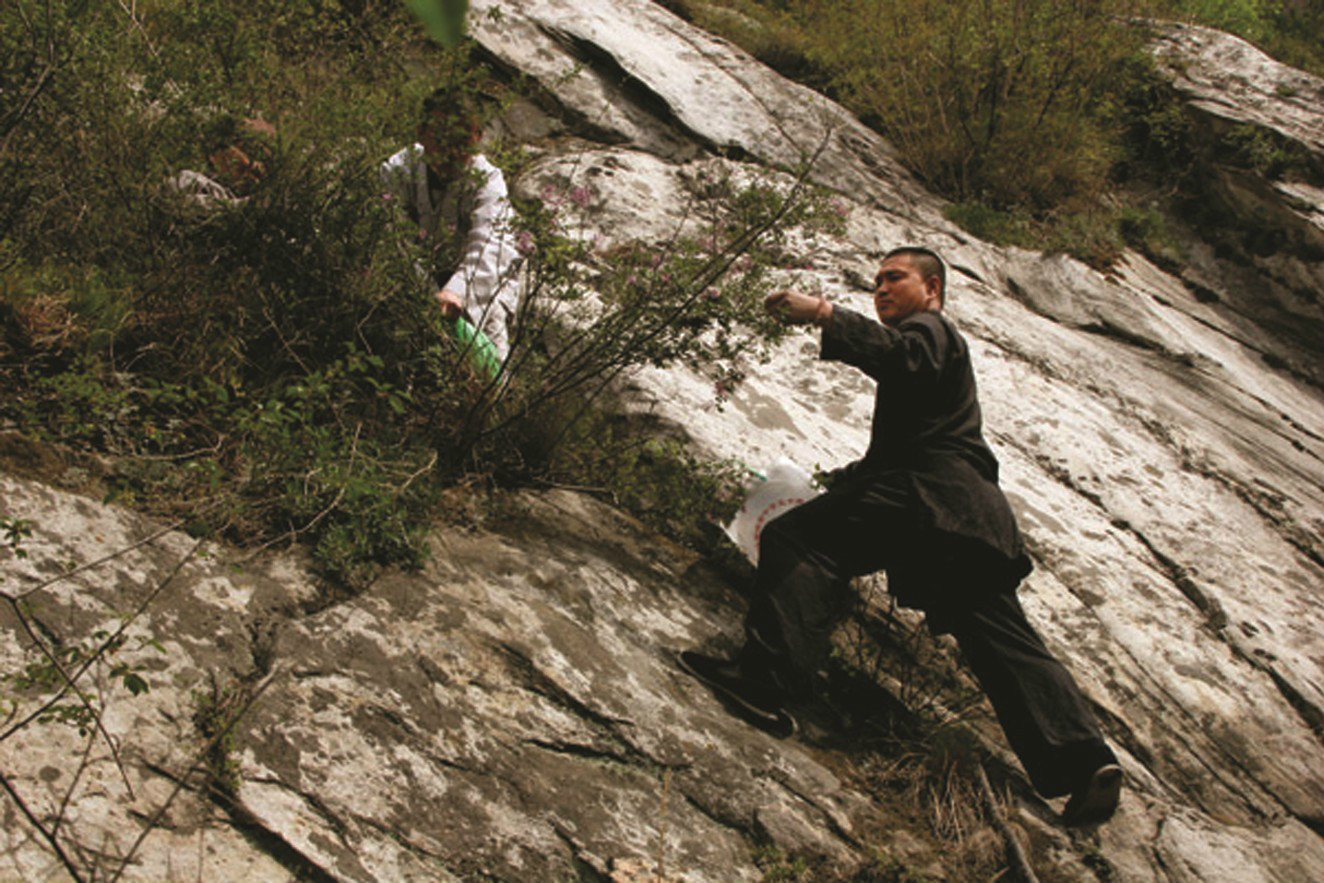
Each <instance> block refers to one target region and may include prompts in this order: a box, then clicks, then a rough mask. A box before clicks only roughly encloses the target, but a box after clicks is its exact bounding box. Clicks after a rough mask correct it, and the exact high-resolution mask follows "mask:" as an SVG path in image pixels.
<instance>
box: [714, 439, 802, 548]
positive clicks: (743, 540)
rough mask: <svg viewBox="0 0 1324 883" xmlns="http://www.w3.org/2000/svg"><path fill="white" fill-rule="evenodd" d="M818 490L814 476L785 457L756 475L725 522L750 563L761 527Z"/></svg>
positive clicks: (761, 533) (730, 534)
mask: <svg viewBox="0 0 1324 883" xmlns="http://www.w3.org/2000/svg"><path fill="white" fill-rule="evenodd" d="M820 493H822V489H821V488H819V487H817V486H816V485H815V484H814V478H813V476H812V475H810V474H809V473H808V472H806V471H805V470H804V469H802V468H801V467H800V466H798V465H796V464H795V463H792V462H791V461H790V460H787V459H785V458H783V459H780V460H778V461H777V462H776V463H773V464H772V466H771V468H769V469H768V472H767V477H766V478H761V477H760V478H759V479H756V480H755V481H754V483H753V484H752V485H751V487H750V488H749V493H748V495H747V496H746V497H745V503H744V505H743V506H741V507H740V511H739V512H737V513H736V517H735V518H734V519H732V520H731V523H730V524H728V525H727V526H726V532H727V534H728V535H729V536H730V537H731V539H733V540H735V542H736V545H738V546H739V547H740V551H742V552H744V553H745V557H746V558H748V559H749V560H750V561H752V562H753V563H754V564H758V563H759V537H761V536H762V535H763V528H764V526H765V525H767V523H768V522H769V521H771V520H772V519H774V518H776V517H777V516H778V515H782V514H783V513H785V512H787V511H789V510H790V509H793V508H795V507H796V506H799V505H800V504H801V503H804V502H806V501H808V500H812V499H813V498H814V497H816V496H818V495H819V494H820Z"/></svg>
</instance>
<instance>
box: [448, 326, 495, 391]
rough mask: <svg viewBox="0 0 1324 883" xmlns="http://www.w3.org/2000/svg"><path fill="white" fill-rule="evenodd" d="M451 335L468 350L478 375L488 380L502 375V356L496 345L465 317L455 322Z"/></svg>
mask: <svg viewBox="0 0 1324 883" xmlns="http://www.w3.org/2000/svg"><path fill="white" fill-rule="evenodd" d="M451 333H452V334H454V335H455V339H456V340H458V341H459V342H460V345H461V346H463V347H464V348H465V349H466V350H468V353H469V360H470V361H471V362H472V363H473V366H474V368H475V369H477V371H478V373H479V374H481V375H483V376H484V377H486V378H487V379H488V380H495V379H496V376H497V375H498V374H500V373H501V354H500V353H498V352H497V348H496V344H494V343H492V340H491V339H490V338H489V337H488V336H487V335H486V334H484V333H483V332H481V331H479V330H478V329H477V328H475V327H474V326H473V323H471V322H470V321H469V320H468V319H466V318H464V317H463V316H461V317H460V318H458V319H456V320H455V324H454V325H453V326H452V329H451Z"/></svg>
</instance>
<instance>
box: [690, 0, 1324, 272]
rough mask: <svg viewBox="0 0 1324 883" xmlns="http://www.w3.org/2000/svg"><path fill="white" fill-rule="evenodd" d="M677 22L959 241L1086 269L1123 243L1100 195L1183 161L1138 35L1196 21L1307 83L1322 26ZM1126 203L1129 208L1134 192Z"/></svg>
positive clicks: (821, 16)
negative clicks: (881, 156) (1256, 46)
mask: <svg viewBox="0 0 1324 883" xmlns="http://www.w3.org/2000/svg"><path fill="white" fill-rule="evenodd" d="M687 9H688V11H689V12H690V14H691V16H692V17H693V18H694V19H695V20H696V21H697V22H699V23H700V24H702V25H704V26H705V27H708V28H711V29H713V30H716V31H718V32H720V33H723V34H724V35H726V36H728V37H730V38H731V39H733V40H735V41H736V42H738V43H740V44H741V45H742V46H744V47H745V48H746V49H747V50H749V51H750V52H751V53H752V54H754V55H755V56H756V57H758V58H760V59H762V60H764V61H766V62H767V63H768V64H770V65H772V66H773V67H776V68H777V69H778V70H780V71H782V72H783V73H785V74H787V75H788V76H793V77H795V78H797V79H799V80H801V81H802V82H804V83H806V84H807V85H810V86H813V87H815V88H820V89H822V90H823V91H825V92H827V93H828V94H830V95H831V96H832V97H834V98H836V99H837V100H839V101H841V102H842V103H843V104H844V105H845V106H847V107H848V108H850V109H851V110H853V111H854V112H855V113H856V114H858V115H859V117H860V118H861V119H862V120H863V121H864V122H865V123H867V124H869V125H871V126H873V127H874V128H876V129H878V131H880V132H881V133H882V134H884V135H885V136H886V137H887V138H888V139H889V140H890V141H891V142H892V143H893V144H894V145H895V146H896V147H897V148H898V150H899V151H900V154H901V156H902V160H903V162H905V164H906V165H907V166H908V167H909V168H910V169H911V170H912V171H913V172H915V173H916V174H917V175H918V176H919V177H920V178H921V179H922V180H923V181H925V183H926V184H927V185H928V186H929V187H930V188H932V189H933V190H934V191H935V192H937V193H939V194H941V195H942V196H945V197H947V198H949V199H951V200H952V201H953V202H954V203H955V204H954V205H953V206H952V207H951V209H950V211H949V217H951V218H953V219H954V220H956V221H957V222H958V223H961V224H963V225H969V227H968V229H970V230H971V231H972V232H974V233H976V234H977V235H979V236H982V237H985V238H989V239H991V240H992V241H995V242H999V243H1004V244H1015V245H1021V246H1024V247H1031V248H1041V249H1048V250H1064V251H1067V252H1069V253H1071V254H1073V255H1075V256H1077V257H1079V258H1082V259H1084V260H1086V261H1088V262H1089V263H1092V264H1095V265H1097V266H1107V265H1108V264H1109V263H1110V262H1111V261H1113V260H1115V259H1116V257H1117V256H1118V255H1119V254H1120V252H1121V248H1122V246H1123V245H1124V244H1125V243H1127V242H1129V241H1130V239H1131V238H1132V235H1131V234H1128V233H1127V232H1126V231H1124V230H1122V229H1121V224H1122V221H1123V219H1122V215H1123V214H1124V212H1119V211H1118V209H1117V208H1116V205H1115V203H1116V198H1117V196H1118V194H1117V190H1118V185H1119V184H1120V185H1123V187H1125V186H1126V185H1129V184H1131V183H1135V182H1137V181H1138V180H1139V179H1140V178H1145V179H1146V180H1147V181H1154V182H1156V181H1160V180H1163V179H1164V178H1165V173H1166V172H1171V171H1177V172H1178V173H1179V174H1178V179H1179V180H1180V175H1181V174H1184V173H1185V172H1186V171H1189V164H1190V161H1191V159H1192V151H1191V145H1190V144H1189V143H1188V142H1187V140H1186V136H1187V135H1189V127H1188V123H1187V121H1186V120H1185V119H1184V116H1183V111H1182V107H1181V104H1180V102H1179V101H1178V100H1177V99H1176V97H1175V95H1173V93H1172V91H1171V89H1170V88H1167V87H1166V85H1165V84H1163V83H1162V82H1161V81H1160V79H1159V78H1158V77H1157V75H1156V74H1155V73H1154V70H1153V65H1152V63H1151V62H1150V60H1149V58H1148V56H1147V55H1146V54H1145V53H1144V51H1143V49H1144V39H1145V34H1144V30H1143V28H1140V27H1137V26H1136V22H1137V20H1138V19H1139V18H1142V17H1146V16H1148V17H1165V16H1166V17H1179V18H1185V19H1188V20H1193V21H1198V22H1200V23H1203V24H1208V25H1213V26H1215V27H1221V28H1225V29H1228V30H1231V31H1233V32H1235V33H1238V34H1240V35H1241V36H1243V37H1246V38H1247V39H1250V40H1252V41H1254V42H1258V43H1260V44H1261V45H1263V46H1265V47H1267V48H1268V49H1269V50H1270V51H1271V52H1272V51H1275V49H1277V50H1278V51H1280V52H1282V53H1286V55H1285V57H1288V56H1290V60H1292V61H1293V62H1294V63H1297V64H1300V65H1302V66H1306V67H1311V66H1312V65H1313V66H1315V67H1316V69H1318V67H1320V66H1322V65H1324V44H1321V43H1320V42H1319V40H1318V35H1319V33H1320V29H1321V27H1324V17H1322V16H1324V12H1320V11H1319V9H1318V4H1310V3H1302V2H1299V0H1281V2H1276V0H1107V2H1097V3H1096V2H1091V3H1083V2H1077V0H1018V2H1015V3H1012V2H1006V0H982V2H976V3H970V2H965V0H941V2H936V3H919V2H916V0H848V2H837V0H807V2H804V3H796V4H787V3H783V2H779V0H717V2H713V3H708V4H705V5H699V4H694V3H691V4H689V5H688V7H687ZM1307 35H1309V36H1307ZM1249 154H1250V156H1251V158H1252V161H1253V162H1257V163H1260V164H1263V165H1265V166H1266V168H1268V170H1269V171H1271V172H1272V171H1274V170H1275V169H1278V168H1280V167H1281V164H1282V161H1283V158H1282V157H1281V156H1280V155H1279V154H1277V153H1275V152H1273V151H1272V150H1269V149H1267V148H1266V146H1265V145H1264V144H1253V145H1250V146H1249ZM1156 166H1157V168H1155V167H1156ZM1167 180H1169V181H1171V180H1172V178H1171V176H1167ZM1138 189H1139V190H1140V191H1142V192H1141V193H1140V194H1139V196H1138V198H1139V199H1141V200H1142V203H1141V204H1142V206H1143V205H1145V203H1146V202H1147V201H1148V197H1147V196H1145V195H1144V193H1143V191H1144V190H1146V189H1148V187H1147V186H1144V187H1140V188H1138ZM1129 198H1131V196H1130V195H1129V194H1127V193H1122V194H1121V196H1120V199H1121V201H1123V202H1125V201H1126V200H1127V199H1129ZM1140 210H1141V211H1144V210H1145V209H1144V208H1141V209H1140ZM1132 232H1134V231H1132Z"/></svg>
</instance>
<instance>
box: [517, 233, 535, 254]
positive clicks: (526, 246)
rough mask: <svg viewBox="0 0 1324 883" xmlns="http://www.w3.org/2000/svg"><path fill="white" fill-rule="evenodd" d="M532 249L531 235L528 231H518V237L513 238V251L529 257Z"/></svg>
mask: <svg viewBox="0 0 1324 883" xmlns="http://www.w3.org/2000/svg"><path fill="white" fill-rule="evenodd" d="M533 249H534V244H533V234H532V233H530V232H529V231H528V230H521V231H519V235H518V236H516V237H515V250H516V251H518V252H519V253H520V254H522V255H531V254H533Z"/></svg>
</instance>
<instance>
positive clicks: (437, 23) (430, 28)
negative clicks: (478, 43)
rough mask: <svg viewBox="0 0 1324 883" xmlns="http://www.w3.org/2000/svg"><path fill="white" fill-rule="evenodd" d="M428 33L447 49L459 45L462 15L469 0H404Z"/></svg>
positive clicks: (462, 35) (467, 6)
mask: <svg viewBox="0 0 1324 883" xmlns="http://www.w3.org/2000/svg"><path fill="white" fill-rule="evenodd" d="M405 5H406V6H408V7H409V10H410V11H411V12H413V13H414V15H415V16H416V17H417V18H418V20H419V21H420V22H422V23H423V27H424V28H426V29H427V32H428V35H429V36H431V37H432V39H434V40H436V41H437V42H438V43H440V44H441V45H442V46H445V47H446V48H447V49H454V48H455V47H456V46H458V45H460V40H461V39H462V38H463V37H464V16H465V13H467V12H468V11H469V0H405Z"/></svg>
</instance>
